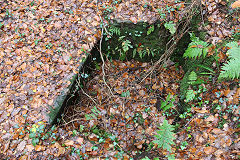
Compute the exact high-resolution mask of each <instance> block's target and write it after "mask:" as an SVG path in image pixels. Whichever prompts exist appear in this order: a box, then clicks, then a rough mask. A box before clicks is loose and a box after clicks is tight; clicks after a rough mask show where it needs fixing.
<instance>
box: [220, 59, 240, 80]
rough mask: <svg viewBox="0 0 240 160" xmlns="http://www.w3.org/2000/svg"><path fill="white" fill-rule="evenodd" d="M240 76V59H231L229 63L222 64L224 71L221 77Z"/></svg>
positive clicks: (232, 77) (233, 77)
mask: <svg viewBox="0 0 240 160" xmlns="http://www.w3.org/2000/svg"><path fill="white" fill-rule="evenodd" d="M239 77H240V59H233V60H230V61H229V62H228V63H226V64H224V66H222V71H221V73H220V75H219V79H223V78H230V79H235V78H239Z"/></svg>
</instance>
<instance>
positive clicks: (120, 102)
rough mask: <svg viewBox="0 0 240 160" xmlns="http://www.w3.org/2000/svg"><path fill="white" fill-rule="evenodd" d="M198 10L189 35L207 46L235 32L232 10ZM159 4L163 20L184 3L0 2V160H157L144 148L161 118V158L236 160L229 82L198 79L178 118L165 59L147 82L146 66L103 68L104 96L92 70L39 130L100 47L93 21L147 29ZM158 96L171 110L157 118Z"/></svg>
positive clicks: (209, 5) (218, 4)
mask: <svg viewBox="0 0 240 160" xmlns="http://www.w3.org/2000/svg"><path fill="white" fill-rule="evenodd" d="M236 2H239V1H236ZM201 3H202V10H201V13H202V18H203V19H204V20H205V21H207V22H208V23H207V24H205V25H203V26H204V27H199V30H200V31H203V30H204V31H206V32H207V37H206V38H207V40H208V42H209V43H212V44H213V45H217V44H219V43H221V42H223V41H224V40H225V39H229V38H231V37H232V36H233V35H236V34H239V30H240V26H239V22H240V19H239V12H236V11H235V10H234V9H233V8H234V7H235V8H236V7H239V3H235V6H231V4H230V5H229V3H227V1H223V0H222V1H219V0H216V1H214V0H202V1H201ZM166 6H171V7H173V8H178V11H171V10H167V11H166V10H164V11H166V14H167V17H166V18H167V20H169V21H170V20H171V21H174V22H177V21H178V20H180V19H182V18H183V17H182V15H183V14H182V13H183V12H184V9H185V5H184V2H178V1H175V2H173V1H167V0H164V1H148V2H145V1H140V2H138V1H135V0H124V1H107V0H106V1H102V2H98V3H97V1H91V2H89V1H87V0H66V1H55V0H54V1H43V0H36V1H32V0H25V1H21V2H20V1H10V2H9V1H7V0H5V1H1V2H0V7H1V10H0V149H1V152H0V159H22V160H23V159H81V158H82V159H90V158H92V159H97V158H100V159H101V158H102V159H104V158H109V159H111V158H113V159H130V158H133V157H134V158H135V159H142V158H145V157H148V158H150V159H152V158H155V157H158V158H159V159H165V158H164V157H165V155H167V154H168V152H167V151H166V150H162V149H161V148H157V146H156V145H153V144H152V143H151V141H152V140H153V139H154V135H156V130H157V129H158V126H159V125H160V124H162V122H163V121H164V119H167V120H168V123H169V124H172V125H174V126H175V130H174V132H175V133H176V134H175V135H174V136H175V138H176V140H174V143H175V145H172V153H171V154H172V155H174V156H175V157H176V159H238V158H239V155H240V151H239V148H240V138H239V128H238V127H239V126H238V124H239V114H240V112H239V108H240V107H239V96H240V86H239V81H238V80H232V81H222V82H217V81H212V80H208V79H207V78H206V79H205V81H206V82H207V83H206V84H202V85H201V87H202V89H201V90H199V99H197V100H195V101H192V102H190V103H189V104H190V105H193V106H194V107H192V108H191V109H190V110H188V111H187V112H184V113H179V108H181V106H179V105H178V104H179V103H180V102H179V97H178V96H177V95H179V93H180V92H179V86H180V80H181V79H182V78H183V76H184V72H183V70H182V68H181V66H177V65H175V62H171V61H168V62H169V63H167V64H166V66H165V67H164V68H159V69H156V70H155V71H154V72H153V73H152V74H151V75H150V76H149V77H147V78H145V77H144V75H145V73H146V72H147V71H149V68H150V66H151V65H152V64H151V63H141V62H136V61H127V62H120V61H113V62H111V63H110V62H109V61H106V64H105V65H106V66H105V73H106V75H105V77H106V79H107V82H108V83H109V86H111V92H113V93H114V94H113V95H112V94H111V92H110V91H109V88H108V87H106V85H105V83H104V81H103V73H102V70H101V69H99V70H97V71H96V72H95V74H93V75H92V77H91V78H92V79H91V80H89V81H88V82H86V83H85V85H84V87H82V89H80V91H79V93H78V94H79V95H80V96H81V97H83V98H82V99H81V100H80V101H79V102H78V103H77V104H75V105H73V106H71V107H70V106H69V107H68V108H66V109H65V112H64V115H63V119H62V120H63V122H62V123H60V124H59V125H58V126H49V124H48V116H47V115H46V113H49V112H50V109H49V106H52V105H53V104H54V100H55V99H56V97H58V96H59V95H60V94H61V93H62V91H63V90H64V89H65V88H67V87H68V86H69V85H70V83H71V82H70V78H71V77H72V76H73V75H74V74H76V73H78V67H79V65H80V64H79V61H81V60H82V59H83V58H84V57H86V53H89V52H90V51H91V49H92V48H93V46H94V45H95V44H96V43H97V41H99V40H100V38H101V34H102V33H101V25H100V24H101V23H106V24H108V22H107V20H105V19H102V18H103V17H104V16H105V15H106V14H109V18H110V19H117V20H119V21H126V20H129V21H130V22H132V23H137V22H138V21H145V22H149V23H150V24H151V23H154V22H155V21H157V20H161V16H159V12H158V11H159V10H158V9H159V8H163V9H166ZM186 6H187V4H186ZM228 17H233V18H231V21H229V19H228ZM202 24H203V22H200V24H199V26H202ZM226 50H227V49H226V48H224V47H223V48H220V49H219V50H218V56H219V60H218V62H219V63H223V62H225V60H226V58H227V56H226ZM209 54H210V53H209ZM215 68H216V66H215ZM205 89H206V90H205ZM166 99H170V100H169V103H171V104H172V105H171V108H168V109H166V111H163V108H161V104H162V102H163V101H165V100H166ZM171 100H172V101H171ZM170 101H171V102H170Z"/></svg>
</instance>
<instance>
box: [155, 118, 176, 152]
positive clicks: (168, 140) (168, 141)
mask: <svg viewBox="0 0 240 160" xmlns="http://www.w3.org/2000/svg"><path fill="white" fill-rule="evenodd" d="M173 130H174V128H173V126H172V125H170V124H168V121H167V120H166V119H164V121H163V124H162V125H161V126H160V127H159V130H157V135H154V136H155V137H156V138H157V140H154V141H153V143H156V144H157V145H158V147H159V148H160V147H162V148H163V149H166V150H167V151H169V152H171V145H172V144H175V143H174V141H173V140H174V139H176V138H175V137H174V132H173Z"/></svg>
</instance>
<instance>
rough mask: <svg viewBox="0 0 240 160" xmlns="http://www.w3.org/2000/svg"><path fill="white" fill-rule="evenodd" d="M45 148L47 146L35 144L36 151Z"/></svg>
mask: <svg viewBox="0 0 240 160" xmlns="http://www.w3.org/2000/svg"><path fill="white" fill-rule="evenodd" d="M45 148H46V147H45V146H40V145H36V146H35V150H36V151H43V150H45Z"/></svg>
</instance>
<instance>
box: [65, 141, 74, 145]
mask: <svg viewBox="0 0 240 160" xmlns="http://www.w3.org/2000/svg"><path fill="white" fill-rule="evenodd" d="M64 144H65V145H66V146H73V145H74V141H73V140H66V141H65V142H64Z"/></svg>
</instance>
